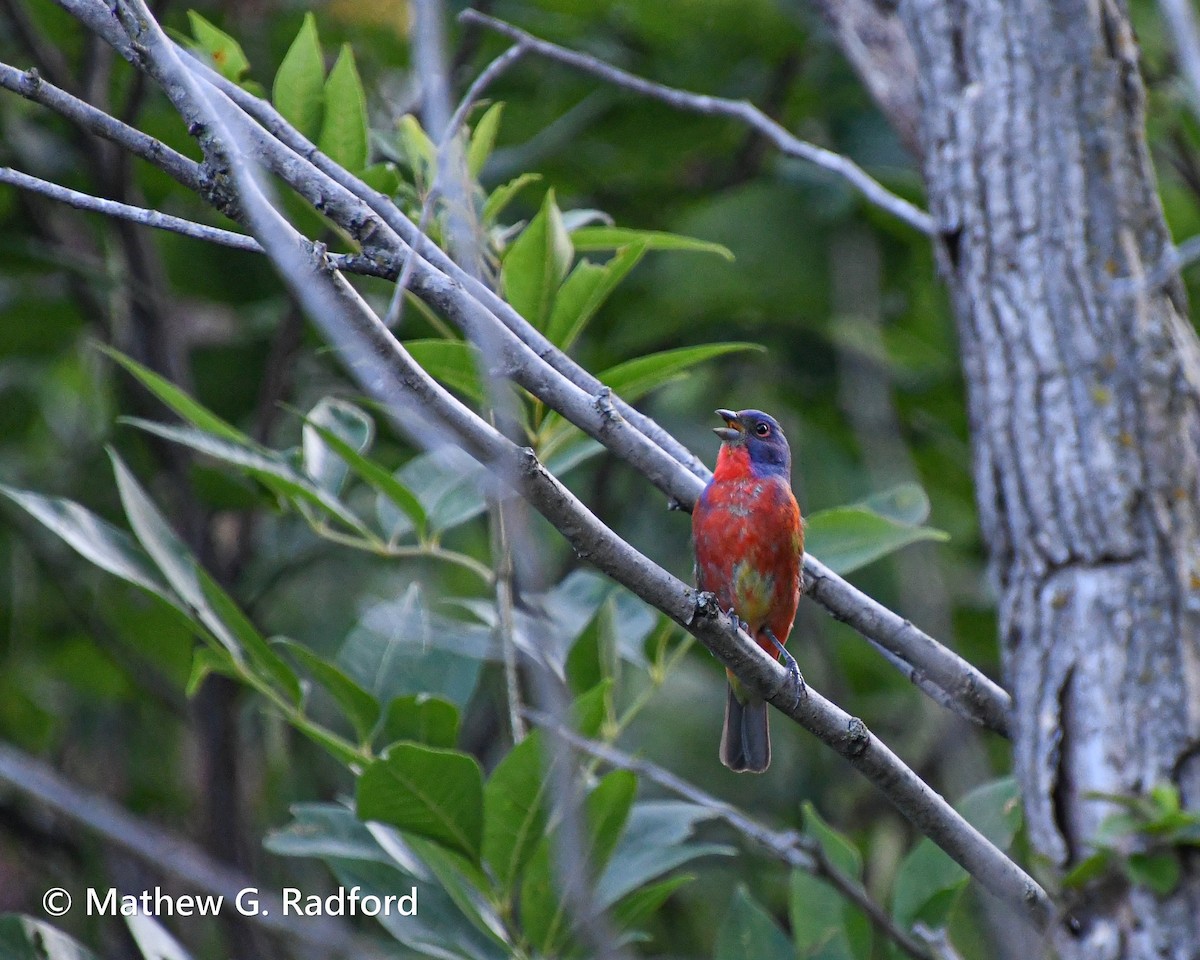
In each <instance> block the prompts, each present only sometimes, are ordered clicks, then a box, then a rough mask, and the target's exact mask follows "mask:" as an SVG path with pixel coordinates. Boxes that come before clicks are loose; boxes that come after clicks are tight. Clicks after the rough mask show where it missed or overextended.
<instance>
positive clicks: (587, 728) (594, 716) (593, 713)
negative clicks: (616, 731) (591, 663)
mask: <svg viewBox="0 0 1200 960" xmlns="http://www.w3.org/2000/svg"><path fill="white" fill-rule="evenodd" d="M612 686H613V682H612V678H611V677H606V678H605V679H604V680H602V681H601V682H600V683H598V684H596V685H595V686H594V687H593V688H592V689H591V690H589V691H588V692H587V693H585V694H584V695H583V696H581V697H578V698H577V699H576V700H575V703H574V704H573V706H572V713H574V715H575V729H576V730H578V731H579V735H580V736H581V737H589V738H592V739H594V738H596V737H597V736H599V735H600V728H601V727H603V726H604V721H605V720H607V719H608V717H609V713H610V707H611V705H612Z"/></svg>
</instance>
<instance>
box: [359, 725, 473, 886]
mask: <svg viewBox="0 0 1200 960" xmlns="http://www.w3.org/2000/svg"><path fill="white" fill-rule="evenodd" d="M357 799H358V815H359V816H360V817H361V818H362V819H363V820H378V821H380V822H382V823H389V824H391V825H392V826H394V827H398V828H399V829H400V830H402V831H405V832H407V833H413V834H416V835H417V836H420V837H427V838H429V839H430V840H435V841H437V842H438V843H441V844H442V845H443V846H445V847H447V848H449V849H451V850H456V851H458V852H459V853H461V854H463V855H464V856H465V857H467V859H468V860H470V861H471V862H472V863H478V862H479V849H480V843H481V839H482V834H483V773H482V772H481V771H480V769H479V764H478V763H477V762H476V760H475V758H474V757H471V756H468V755H467V754H465V753H459V752H457V751H454V750H442V749H438V748H434V747H425V746H421V745H419V744H415V743H398V744H396V745H394V746H393V747H392V748H391V749H390V750H388V752H387V755H386V756H385V757H384V758H383V759H382V760H377V761H375V762H374V763H372V764H371V765H370V766H369V767H367V769H366V770H365V771H363V774H362V776H360V777H359V778H358V790H357Z"/></svg>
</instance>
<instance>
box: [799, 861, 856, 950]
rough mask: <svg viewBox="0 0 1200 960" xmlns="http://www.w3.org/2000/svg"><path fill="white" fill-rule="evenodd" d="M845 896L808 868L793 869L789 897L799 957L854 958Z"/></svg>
mask: <svg viewBox="0 0 1200 960" xmlns="http://www.w3.org/2000/svg"><path fill="white" fill-rule="evenodd" d="M845 906H846V905H845V902H844V901H843V900H842V898H841V896H840V895H839V894H838V893H837V891H835V890H834V889H833V887H831V886H829V885H828V884H827V883H824V882H822V881H821V880H818V879H817V878H816V877H814V876H813V875H812V874H810V873H808V872H807V871H806V870H799V869H797V870H793V871H792V876H791V890H790V896H789V898H788V907H789V913H790V916H791V921H792V940H793V942H794V943H795V945H796V955H797V956H799V957H820V958H821V960H853V955H852V954H851V952H850V943H849V939H848V937H847V933H846V923H845V921H846V909H845Z"/></svg>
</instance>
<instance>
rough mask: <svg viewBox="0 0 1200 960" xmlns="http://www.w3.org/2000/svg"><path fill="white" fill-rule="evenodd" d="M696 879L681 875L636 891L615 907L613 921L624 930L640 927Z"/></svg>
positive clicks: (688, 875)
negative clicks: (670, 898)
mask: <svg viewBox="0 0 1200 960" xmlns="http://www.w3.org/2000/svg"><path fill="white" fill-rule="evenodd" d="M695 879H696V878H695V876H693V875H692V874H688V873H681V874H679V875H678V876H675V877H671V878H669V879H667V880H660V881H659V882H658V883H652V884H650V886H648V887H642V888H641V889H639V890H635V891H633V893H631V894H629V896H627V897H626V898H625V899H624V900H622V901H621V902H620V903H618V904H617V905H616V906H614V907H613V909H612V916H613V919H614V920H615V921H616V923H617V925H618V926H619V927H620V928H622V929H626V930H628V929H631V928H635V927H639V926H641V925H642V924H643V923H645V922H646V921H647V920H649V919H650V918H651V917H652V916H654V914H656V913H657V912H658V911H659V909H660V908H661V907H662V905H663V904H664V903H666V902H667V898H668V897H670V896H671V894H673V893H674V892H675V891H676V890H678V889H679V888H680V887H683V886H686V885H687V884H689V883H691V882H692V881H693V880H695Z"/></svg>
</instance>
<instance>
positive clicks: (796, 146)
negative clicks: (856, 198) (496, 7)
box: [459, 10, 936, 236]
mask: <svg viewBox="0 0 1200 960" xmlns="http://www.w3.org/2000/svg"><path fill="white" fill-rule="evenodd" d="M459 20H460V21H462V22H463V23H474V24H478V25H479V26H483V27H487V28H488V29H489V30H494V31H495V32H496V33H499V34H503V35H504V36H506V37H508V38H509V39H510V40H515V41H517V42H521V43H524V44H525V45H526V46H527V47H528V48H529V50H530V51H531V52H533V53H536V54H538V55H539V56H543V57H545V58H546V59H548V60H553V61H555V62H556V63H561V64H563V65H564V66H568V67H571V68H572V69H574V70H579V71H581V72H583V73H587V74H590V75H591V76H593V77H598V78H599V79H601V80H603V81H604V82H605V83H610V84H612V85H613V86H615V87H619V88H621V89H622V90H629V91H630V92H632V93H636V94H639V95H641V96H643V97H649V98H651V99H653V100H658V101H660V102H662V103H665V104H667V105H669V106H672V107H674V108H675V109H677V110H686V111H688V112H690V113H700V114H703V115H705V116H709V117H729V118H731V119H734V120H738V121H740V122H741V123H744V124H746V125H747V126H749V127H751V128H753V129H754V130H757V131H758V132H759V133H760V134H762V136H764V137H765V138H766V139H767V140H769V141H770V142H771V143H773V144H774V145H775V147H776V149H778V150H779V152H780V153H783V154H785V155H787V156H789V157H797V158H799V159H801V160H807V161H808V162H810V163H812V164H815V165H816V166H818V167H821V168H822V169H824V170H828V171H830V172H831V173H835V174H837V175H838V176H839V177H842V178H843V179H844V180H846V181H847V182H848V183H849V184H850V185H851V186H852V187H854V188H855V189H856V190H858V191H859V192H860V193H861V194H862V195H863V196H864V197H866V198H867V199H868V200H870V201H871V202H872V203H873V204H875V205H876V206H877V207H880V208H881V209H883V210H886V211H887V212H888V213H890V214H891V215H892V216H894V217H896V218H897V219H899V220H902V221H903V222H904V223H907V224H908V225H909V226H911V227H913V228H914V229H916V230H919V231H920V232H921V233H923V234H925V235H926V236H933V235H934V233H935V232H936V228H935V227H934V223H933V218H932V217H931V216H929V214H927V213H926V212H925V211H924V210H921V209H920V208H918V207H916V206H914V205H913V204H911V203H909V202H908V201H907V200H905V199H904V198H903V197H900V196H897V195H896V194H894V193H892V192H891V191H890V190H888V188H887V187H885V186H884V185H883V184H881V183H880V182H879V181H878V180H876V179H875V178H874V177H872V176H871V175H870V174H869V173H867V172H866V171H865V170H863V168H862V167H860V166H859V165H858V164H857V163H855V162H854V161H853V160H851V159H850V158H849V157H844V156H842V155H841V154H840V153H835V152H833V151H832V150H827V149H825V148H824V147H818V146H817V145H816V144H814V143H809V142H808V141H807V140H801V139H800V138H799V137H796V136H794V135H793V134H791V133H789V132H788V131H787V130H786V129H785V128H784V127H782V126H781V125H780V124H778V123H776V122H775V121H774V120H772V119H771V118H770V117H768V116H767V115H766V114H765V113H763V112H762V111H761V110H759V109H758V107H756V106H754V105H753V104H752V103H748V102H747V101H745V100H729V99H726V98H724V97H711V96H707V95H704V94H698V93H692V92H690V91H687V90H679V89H677V88H676V87H668V86H666V85H664V84H661V83H654V82H653V81H651V80H646V79H645V78H643V77H639V76H637V75H635V74H632V73H630V72H629V71H627V70H622V69H621V68H620V67H614V66H613V65H612V64H609V63H605V62H604V61H603V60H600V59H598V58H596V57H592V56H589V55H588V54H586V53H579V52H577V51H575V50H568V49H567V48H566V47H560V46H559V45H558V44H556V43H550V42H549V41H548V40H541V39H539V38H537V37H535V36H534V35H533V34H531V33H527V32H526V31H524V30H521V29H520V28H519V27H514V26H513V25H512V24H510V23H506V22H505V21H503V20H497V19H496V18H495V17H489V16H487V15H486V14H483V13H479V12H478V11H477V10H464V11H463V12H462V13H461V14H459Z"/></svg>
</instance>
